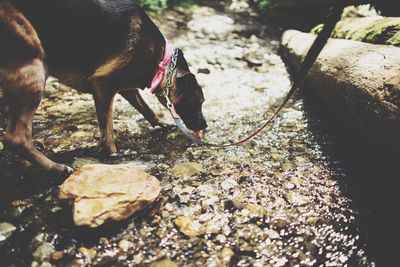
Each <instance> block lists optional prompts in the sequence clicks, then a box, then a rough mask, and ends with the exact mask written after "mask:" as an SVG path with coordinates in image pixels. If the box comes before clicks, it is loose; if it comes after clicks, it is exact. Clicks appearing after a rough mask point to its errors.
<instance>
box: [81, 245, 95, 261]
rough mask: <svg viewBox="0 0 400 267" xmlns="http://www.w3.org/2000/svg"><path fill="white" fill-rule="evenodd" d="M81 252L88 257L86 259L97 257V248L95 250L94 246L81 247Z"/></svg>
mask: <svg viewBox="0 0 400 267" xmlns="http://www.w3.org/2000/svg"><path fill="white" fill-rule="evenodd" d="M78 251H79V253H81V254H82V255H84V256H85V257H86V259H90V260H91V259H93V258H94V257H96V254H97V252H96V250H94V249H93V248H85V247H80V248H79V249H78Z"/></svg>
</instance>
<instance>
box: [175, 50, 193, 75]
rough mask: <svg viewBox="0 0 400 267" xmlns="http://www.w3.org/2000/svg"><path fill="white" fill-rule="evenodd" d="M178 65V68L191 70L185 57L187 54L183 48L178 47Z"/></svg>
mask: <svg viewBox="0 0 400 267" xmlns="http://www.w3.org/2000/svg"><path fill="white" fill-rule="evenodd" d="M177 66H178V69H181V70H185V71H190V70H189V65H188V63H187V61H186V59H185V56H184V55H183V52H182V50H181V49H179V48H178V60H177Z"/></svg>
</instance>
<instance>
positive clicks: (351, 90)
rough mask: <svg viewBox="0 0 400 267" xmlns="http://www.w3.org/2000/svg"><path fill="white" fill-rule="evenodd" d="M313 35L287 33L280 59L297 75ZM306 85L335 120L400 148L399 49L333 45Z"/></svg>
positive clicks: (347, 43)
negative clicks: (328, 109) (337, 119)
mask: <svg viewBox="0 0 400 267" xmlns="http://www.w3.org/2000/svg"><path fill="white" fill-rule="evenodd" d="M314 39H315V35H312V34H307V33H302V32H299V31H295V30H288V31H286V32H285V33H284V35H283V37H282V42H281V48H280V50H281V54H282V57H283V59H284V61H286V63H288V64H289V65H290V66H292V67H294V69H297V68H298V66H299V64H300V63H301V61H302V58H303V57H304V55H305V53H306V52H307V51H308V49H309V47H310V46H311V44H312V42H313V41H314ZM306 84H307V86H308V87H309V88H311V89H312V91H313V92H315V93H316V94H317V95H318V96H320V98H321V100H322V101H323V102H324V106H326V107H328V108H330V110H331V111H333V112H334V114H335V115H339V116H340V117H341V118H346V119H348V120H349V121H350V122H351V124H353V125H355V126H360V127H361V129H362V131H363V132H365V133H367V134H368V136H373V137H374V138H377V137H379V138H380V140H379V141H382V142H383V143H388V144H390V146H392V147H393V145H394V144H396V147H397V148H400V145H399V144H400V48H398V47H394V46H387V45H374V44H368V43H362V42H356V41H348V40H337V39H330V40H329V42H328V44H327V45H326V46H325V48H324V49H323V51H322V53H321V55H320V56H319V58H318V60H317V62H316V63H315V64H314V66H313V67H312V69H311V70H310V73H309V75H308V76H307V77H306Z"/></svg>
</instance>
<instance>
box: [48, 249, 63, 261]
mask: <svg viewBox="0 0 400 267" xmlns="http://www.w3.org/2000/svg"><path fill="white" fill-rule="evenodd" d="M63 257H64V253H63V252H62V251H56V252H54V253H53V255H51V258H52V259H53V260H54V261H59V260H61V259H62V258H63Z"/></svg>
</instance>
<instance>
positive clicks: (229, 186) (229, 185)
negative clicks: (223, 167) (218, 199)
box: [221, 179, 238, 190]
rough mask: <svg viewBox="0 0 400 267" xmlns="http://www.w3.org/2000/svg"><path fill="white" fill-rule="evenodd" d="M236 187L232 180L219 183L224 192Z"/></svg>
mask: <svg viewBox="0 0 400 267" xmlns="http://www.w3.org/2000/svg"><path fill="white" fill-rule="evenodd" d="M237 185H238V183H237V182H236V181H235V180H233V179H225V180H223V181H222V182H221V188H222V189H224V190H230V189H232V188H235V187H236V186H237Z"/></svg>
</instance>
